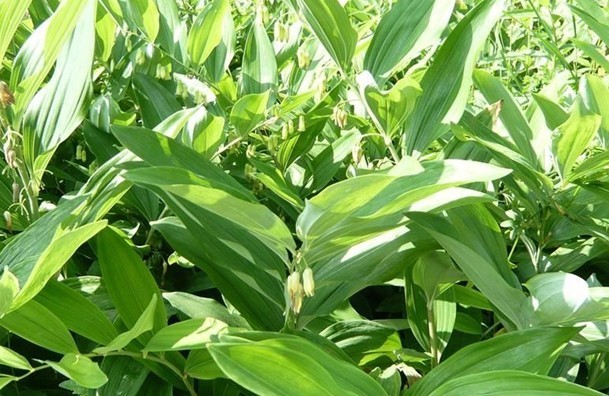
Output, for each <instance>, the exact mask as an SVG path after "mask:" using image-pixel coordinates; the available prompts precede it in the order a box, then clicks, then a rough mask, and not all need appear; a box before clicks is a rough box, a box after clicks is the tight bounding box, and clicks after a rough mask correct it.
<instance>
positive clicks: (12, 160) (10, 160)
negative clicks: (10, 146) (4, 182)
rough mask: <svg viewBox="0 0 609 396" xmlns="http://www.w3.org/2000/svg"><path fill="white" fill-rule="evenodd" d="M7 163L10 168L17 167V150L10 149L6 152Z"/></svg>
mask: <svg viewBox="0 0 609 396" xmlns="http://www.w3.org/2000/svg"><path fill="white" fill-rule="evenodd" d="M5 157H6V164H7V165H8V166H9V167H10V168H13V169H15V168H17V153H16V152H15V150H9V151H8V152H7V153H6V154H5Z"/></svg>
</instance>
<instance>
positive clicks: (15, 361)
mask: <svg viewBox="0 0 609 396" xmlns="http://www.w3.org/2000/svg"><path fill="white" fill-rule="evenodd" d="M0 365H4V366H8V367H12V368H16V369H19V370H31V369H32V366H31V365H30V363H29V362H28V361H27V359H26V358H24V357H23V356H21V355H20V354H18V353H17V352H15V351H12V350H10V349H8V348H5V347H3V346H0Z"/></svg>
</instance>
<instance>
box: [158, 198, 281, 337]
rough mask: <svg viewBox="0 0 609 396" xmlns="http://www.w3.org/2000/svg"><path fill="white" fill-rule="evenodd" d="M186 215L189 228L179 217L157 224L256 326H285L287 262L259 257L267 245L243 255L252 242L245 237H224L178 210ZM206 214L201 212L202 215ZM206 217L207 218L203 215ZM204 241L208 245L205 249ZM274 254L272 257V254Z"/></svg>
mask: <svg viewBox="0 0 609 396" xmlns="http://www.w3.org/2000/svg"><path fill="white" fill-rule="evenodd" d="M178 214H179V215H180V216H182V217H183V218H184V222H185V224H187V226H188V227H189V228H190V231H189V230H187V229H186V228H185V227H184V225H183V224H181V223H180V221H179V220H177V219H176V218H171V217H166V218H164V219H162V220H160V221H157V222H155V223H153V227H154V228H155V229H157V230H159V231H160V233H161V234H163V236H164V237H165V238H166V239H167V241H168V242H169V244H170V245H171V246H173V248H174V249H176V251H177V252H179V253H180V254H181V255H182V256H184V257H186V258H187V259H188V260H189V261H190V262H192V263H194V264H196V265H197V266H199V267H200V268H202V269H203V270H204V271H205V272H206V273H207V275H208V276H209V277H210V279H211V280H212V281H213V282H214V284H215V285H216V286H217V287H218V290H220V292H221V293H222V295H223V296H224V297H225V298H226V299H227V300H228V301H229V302H230V303H231V304H232V305H233V306H234V307H235V308H236V309H237V310H238V311H239V312H240V313H241V315H242V316H243V317H244V318H246V319H247V321H248V323H249V324H250V325H251V326H252V327H253V328H256V329H267V330H279V329H281V328H282V327H283V325H284V321H285V319H284V317H283V311H284V307H285V295H284V284H283V279H282V276H285V275H281V273H278V271H280V270H279V268H281V269H282V271H283V268H285V267H284V264H282V263H276V262H273V260H266V259H262V258H259V257H260V256H261V255H262V256H263V255H264V254H266V253H264V252H263V248H262V249H261V248H255V249H252V250H251V251H250V252H251V253H250V255H252V256H253V257H251V258H249V259H248V258H247V255H246V256H243V255H242V252H243V250H242V248H241V246H240V244H244V245H245V244H247V245H249V244H250V243H251V242H250V241H244V240H243V239H241V241H240V242H239V243H233V242H230V240H222V239H220V238H219V236H218V235H216V234H215V230H216V229H212V230H208V229H206V228H204V227H203V226H202V224H204V223H205V221H204V222H201V221H200V220H199V221H197V220H195V219H196V217H193V220H190V219H189V216H193V213H192V212H190V213H189V211H188V210H187V209H183V210H180V211H179V212H178ZM201 214H202V213H201V212H200V213H198V215H201ZM201 218H202V219H204V217H201ZM202 243H204V244H205V246H206V248H203V249H202V248H201V246H202V245H201V244H202ZM271 257H272V256H271Z"/></svg>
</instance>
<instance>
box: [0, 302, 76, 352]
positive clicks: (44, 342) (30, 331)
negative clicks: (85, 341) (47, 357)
mask: <svg viewBox="0 0 609 396" xmlns="http://www.w3.org/2000/svg"><path fill="white" fill-rule="evenodd" d="M0 326H2V327H4V328H5V329H7V330H9V331H11V332H13V333H15V334H16V335H18V336H19V337H21V338H23V339H25V340H28V341H30V342H31V343H33V344H36V345H38V346H41V347H43V348H45V349H48V350H51V351H54V352H57V353H72V352H75V353H77V352H78V348H77V347H76V343H74V339H73V338H72V335H70V332H69V331H68V329H67V328H66V326H65V325H64V324H63V322H61V320H59V318H57V316H55V315H54V314H53V313H52V312H51V311H49V310H48V309H47V308H45V307H44V306H43V305H42V304H40V303H38V302H36V301H29V302H28V303H26V304H25V305H23V306H21V307H20V308H19V309H17V310H15V311H12V312H11V313H8V314H6V315H4V317H3V318H2V319H0Z"/></svg>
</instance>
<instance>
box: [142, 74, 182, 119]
mask: <svg viewBox="0 0 609 396" xmlns="http://www.w3.org/2000/svg"><path fill="white" fill-rule="evenodd" d="M133 91H134V93H135V99H136V101H137V103H138V105H139V106H140V110H141V114H142V119H143V121H144V126H145V127H146V128H154V127H156V126H157V125H159V124H160V123H161V122H162V121H163V120H165V119H166V118H167V117H169V116H171V115H172V114H174V113H175V112H177V111H178V110H180V109H181V107H180V105H179V104H178V102H177V100H176V99H175V96H174V95H173V94H172V93H170V92H169V91H168V90H167V89H166V88H165V87H164V86H162V85H161V84H159V83H158V82H157V81H156V80H155V79H154V78H152V77H150V76H147V75H145V74H141V73H136V74H135V75H134V76H133Z"/></svg>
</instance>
